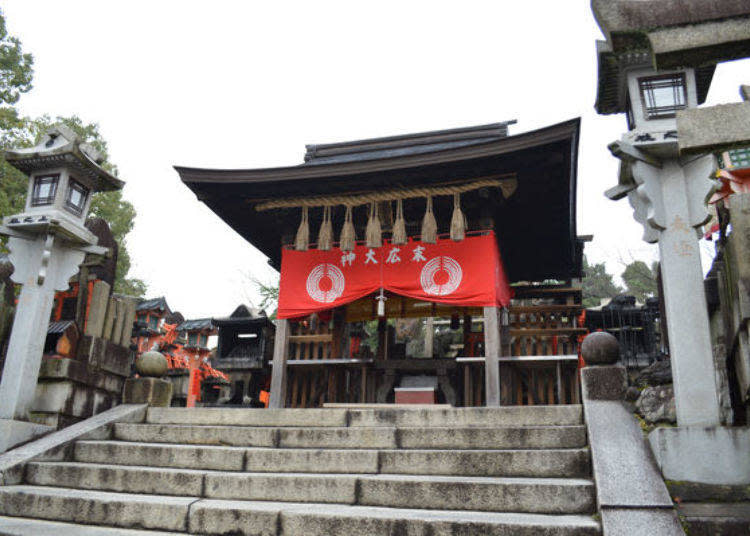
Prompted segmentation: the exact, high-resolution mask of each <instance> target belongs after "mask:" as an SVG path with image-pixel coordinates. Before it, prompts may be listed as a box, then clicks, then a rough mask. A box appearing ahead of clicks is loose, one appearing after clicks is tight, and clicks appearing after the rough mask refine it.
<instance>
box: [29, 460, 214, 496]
mask: <svg viewBox="0 0 750 536" xmlns="http://www.w3.org/2000/svg"><path fill="white" fill-rule="evenodd" d="M205 474H206V471H196V470H193V469H166V468H164V467H144V466H129V465H104V464H94V463H79V462H31V463H29V464H27V465H26V473H25V476H24V482H25V483H27V484H33V485H35V486H50V487H61V488H74V489H87V490H102V491H114V492H126V493H145V494H151V495H185V496H189V497H200V496H201V495H202V494H203V480H204V475H205Z"/></svg>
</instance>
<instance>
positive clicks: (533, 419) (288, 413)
mask: <svg viewBox="0 0 750 536" xmlns="http://www.w3.org/2000/svg"><path fill="white" fill-rule="evenodd" d="M146 422H148V423H151V424H194V425H223V426H275V427H282V426H293V427H304V426H315V427H321V426H326V427H327V426H337V427H341V426H352V427H355V426H356V427H359V426H374V427H382V426H396V427H434V426H437V427H460V426H484V427H498V426H557V425H563V426H564V425H578V424H581V423H582V422H583V420H582V412H581V406H580V405H567V406H565V405H556V406H504V407H500V408H447V409H446V408H439V407H437V408H423V407H420V408H415V409H411V408H410V409H407V408H403V407H394V408H383V409H361V410H359V409H348V410H347V409H334V408H331V409H236V408H234V409H222V408H149V410H148V414H147V416H146Z"/></svg>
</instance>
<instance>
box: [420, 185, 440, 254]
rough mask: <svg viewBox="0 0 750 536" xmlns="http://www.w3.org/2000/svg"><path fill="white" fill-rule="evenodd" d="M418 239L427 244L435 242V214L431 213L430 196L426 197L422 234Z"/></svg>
mask: <svg viewBox="0 0 750 536" xmlns="http://www.w3.org/2000/svg"><path fill="white" fill-rule="evenodd" d="M420 239H421V240H422V242H426V243H427V244H434V243H435V242H437V222H436V221H435V214H433V213H432V196H428V197H427V210H425V213H424V218H422V236H421V237H420Z"/></svg>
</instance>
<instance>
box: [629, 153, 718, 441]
mask: <svg viewBox="0 0 750 536" xmlns="http://www.w3.org/2000/svg"><path fill="white" fill-rule="evenodd" d="M635 151H637V149H635ZM659 165H660V166H661V167H659ZM631 169H632V174H633V179H634V181H635V183H636V184H637V185H638V186H637V188H636V189H634V190H632V191H631V192H630V193H629V194H628V197H629V199H630V203H631V205H632V206H633V208H634V209H635V219H636V220H638V221H639V222H640V223H641V224H643V226H644V229H645V236H644V239H645V240H646V241H648V242H658V244H659V257H660V261H661V269H662V274H663V283H664V302H665V306H666V314H667V330H668V332H669V343H670V355H671V361H672V375H673V377H674V390H675V403H676V408H677V422H678V424H679V425H680V426H715V425H718V424H719V400H718V396H717V393H716V373H715V370H714V363H713V357H712V355H713V354H712V349H711V337H710V331H709V325H708V310H707V307H706V296H705V294H704V291H703V273H702V270H701V263H700V250H699V246H698V240H699V232H700V231H699V228H700V226H701V225H703V224H704V223H705V222H706V220H707V219H708V213H707V212H706V201H707V200H708V197H709V196H710V195H711V193H712V192H713V190H714V182H713V181H712V180H711V179H710V176H711V175H712V174H713V172H714V171H715V160H714V158H713V157H712V156H702V157H699V158H694V159H692V160H690V159H683V160H678V159H677V158H670V159H665V160H663V161H660V162H654V163H653V164H650V163H647V162H645V161H643V160H635V161H633V162H632V166H631Z"/></svg>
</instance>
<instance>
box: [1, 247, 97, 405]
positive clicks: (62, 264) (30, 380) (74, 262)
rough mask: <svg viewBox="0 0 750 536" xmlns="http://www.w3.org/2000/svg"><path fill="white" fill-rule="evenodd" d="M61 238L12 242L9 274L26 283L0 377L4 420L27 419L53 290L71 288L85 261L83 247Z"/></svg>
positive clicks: (23, 283)
mask: <svg viewBox="0 0 750 536" xmlns="http://www.w3.org/2000/svg"><path fill="white" fill-rule="evenodd" d="M60 243H61V240H60V238H58V237H55V236H54V235H51V234H50V235H41V236H39V237H36V239H34V240H25V239H23V238H15V237H11V238H10V240H9V241H8V247H9V249H10V254H9V259H10V261H11V262H12V263H13V266H14V267H15V270H14V272H13V275H12V276H11V278H12V279H13V281H14V282H15V283H19V284H21V285H23V287H21V296H20V298H19V300H18V307H17V309H16V316H15V320H14V321H13V331H12V332H11V335H10V342H9V344H8V354H7V357H6V360H5V368H4V370H3V378H2V382H0V400H2V404H0V419H20V420H26V419H27V417H28V416H27V411H28V407H29V405H30V404H31V401H32V400H33V398H34V391H35V387H36V380H37V377H38V375H39V366H40V365H41V362H42V351H43V350H44V341H45V339H46V337H47V325H48V324H49V318H50V314H51V312H52V303H53V299H54V296H55V292H56V291H58V290H65V289H67V288H68V280H69V279H70V278H71V277H72V276H74V275H75V274H76V272H78V266H79V265H80V264H81V263H82V262H83V259H84V256H85V253H84V252H83V251H81V250H77V249H69V248H66V247H65V246H64V245H62V246H61V244H60Z"/></svg>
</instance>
